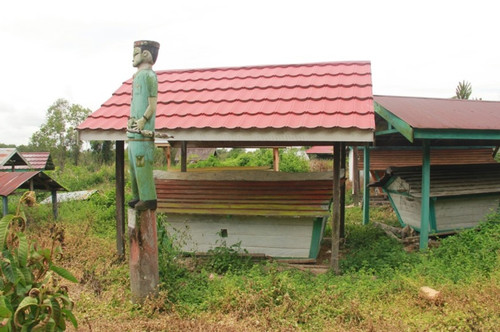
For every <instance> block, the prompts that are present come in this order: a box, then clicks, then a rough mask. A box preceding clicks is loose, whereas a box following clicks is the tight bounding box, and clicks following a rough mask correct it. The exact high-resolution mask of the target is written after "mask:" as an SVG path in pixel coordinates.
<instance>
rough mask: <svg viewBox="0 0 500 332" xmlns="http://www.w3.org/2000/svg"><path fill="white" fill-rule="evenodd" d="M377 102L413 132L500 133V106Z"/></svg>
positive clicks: (387, 99) (377, 98)
mask: <svg viewBox="0 0 500 332" xmlns="http://www.w3.org/2000/svg"><path fill="white" fill-rule="evenodd" d="M374 101H375V102H377V103H378V104H380V105H381V106H383V107H384V108H385V109H387V110H388V111H389V112H391V113H392V114H394V115H396V116H397V117H399V118H400V119H402V120H403V121H405V122H406V123H407V124H409V125H410V126H411V127H413V128H418V129H468V130H500V102H498V101H481V100H463V99H437V98H417V97H394V96H374Z"/></svg>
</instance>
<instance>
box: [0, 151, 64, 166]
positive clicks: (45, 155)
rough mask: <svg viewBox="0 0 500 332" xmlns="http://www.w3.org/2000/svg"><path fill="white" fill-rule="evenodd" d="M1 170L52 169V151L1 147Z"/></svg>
mask: <svg viewBox="0 0 500 332" xmlns="http://www.w3.org/2000/svg"><path fill="white" fill-rule="evenodd" d="M1 158H3V159H2V161H0V171H52V170H54V169H55V166H54V162H53V161H52V157H51V156H50V152H18V151H17V150H16V149H15V148H9V149H0V159H1Z"/></svg>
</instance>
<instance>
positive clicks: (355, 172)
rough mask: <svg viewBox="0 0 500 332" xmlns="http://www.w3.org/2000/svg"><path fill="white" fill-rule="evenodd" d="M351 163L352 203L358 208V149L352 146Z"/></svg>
mask: <svg viewBox="0 0 500 332" xmlns="http://www.w3.org/2000/svg"><path fill="white" fill-rule="evenodd" d="M350 162H351V163H352V196H353V201H354V205H356V206H358V205H359V199H360V197H359V192H360V191H361V190H360V185H359V166H358V147H357V146H353V147H352V160H351V161H350Z"/></svg>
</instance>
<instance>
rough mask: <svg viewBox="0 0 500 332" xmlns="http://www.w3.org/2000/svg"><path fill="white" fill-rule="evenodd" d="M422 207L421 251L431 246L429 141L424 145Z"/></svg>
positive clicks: (425, 141)
mask: <svg viewBox="0 0 500 332" xmlns="http://www.w3.org/2000/svg"><path fill="white" fill-rule="evenodd" d="M422 150H423V151H422V206H421V211H420V249H427V246H428V244H429V219H430V204H431V203H430V194H431V152H430V144H429V141H428V140H424V141H423V144H422Z"/></svg>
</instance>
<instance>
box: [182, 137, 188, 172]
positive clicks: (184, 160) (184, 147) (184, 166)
mask: <svg viewBox="0 0 500 332" xmlns="http://www.w3.org/2000/svg"><path fill="white" fill-rule="evenodd" d="M181 172H187V142H186V141H182V145H181Z"/></svg>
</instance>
